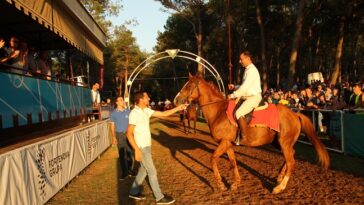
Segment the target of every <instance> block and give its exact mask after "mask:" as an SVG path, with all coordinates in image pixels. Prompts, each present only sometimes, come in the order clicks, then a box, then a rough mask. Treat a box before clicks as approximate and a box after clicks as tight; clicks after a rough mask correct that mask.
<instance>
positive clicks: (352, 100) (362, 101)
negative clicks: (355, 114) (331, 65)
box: [348, 83, 364, 109]
mask: <svg viewBox="0 0 364 205" xmlns="http://www.w3.org/2000/svg"><path fill="white" fill-rule="evenodd" d="M348 105H349V108H350V109H356V108H364V95H363V93H362V91H361V84H360V83H355V84H354V85H353V93H352V94H351V95H350V97H349V103H348Z"/></svg>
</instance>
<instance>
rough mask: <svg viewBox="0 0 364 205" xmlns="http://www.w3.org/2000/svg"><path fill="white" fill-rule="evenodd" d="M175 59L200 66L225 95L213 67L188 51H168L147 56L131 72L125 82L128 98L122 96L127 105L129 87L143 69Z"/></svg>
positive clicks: (221, 82) (218, 76)
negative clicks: (214, 80)
mask: <svg viewBox="0 0 364 205" xmlns="http://www.w3.org/2000/svg"><path fill="white" fill-rule="evenodd" d="M171 51H172V52H173V51H175V52H176V53H175V55H173V54H171V53H169V52H171ZM180 53H181V54H180ZM175 57H179V58H185V59H189V60H192V61H195V62H196V63H198V64H200V65H202V66H203V67H204V68H205V69H207V70H208V71H209V72H210V73H211V74H212V75H213V76H214V77H215V79H216V82H217V85H218V88H219V90H220V92H223V93H225V87H224V82H223V81H222V78H221V76H220V74H219V73H218V72H217V70H216V68H215V67H214V66H212V65H211V64H210V63H209V62H208V61H207V60H205V59H204V58H202V57H200V56H198V55H196V54H194V53H191V52H188V51H181V50H179V49H168V50H165V51H163V52H159V53H157V54H155V55H152V56H149V57H148V58H147V59H145V60H144V61H143V62H141V63H140V64H139V65H138V66H137V67H136V68H135V69H134V70H133V72H132V73H131V74H130V76H129V78H128V81H127V89H128V96H124V97H125V101H126V102H127V103H128V104H129V97H130V92H131V87H132V85H133V83H134V80H135V79H136V77H137V76H138V75H139V73H140V72H142V71H143V70H144V69H146V68H147V67H148V66H149V65H150V64H152V63H155V62H157V61H160V60H163V59H165V58H172V59H174V58H175ZM129 105H130V104H129Z"/></svg>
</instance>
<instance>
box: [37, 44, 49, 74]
mask: <svg viewBox="0 0 364 205" xmlns="http://www.w3.org/2000/svg"><path fill="white" fill-rule="evenodd" d="M37 64H38V69H39V71H38V72H40V73H41V74H42V75H43V77H44V78H46V79H47V80H51V75H52V73H51V64H50V62H49V58H48V52H47V51H45V50H43V51H40V53H39V58H38V61H37Z"/></svg>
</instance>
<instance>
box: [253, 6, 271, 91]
mask: <svg viewBox="0 0 364 205" xmlns="http://www.w3.org/2000/svg"><path fill="white" fill-rule="evenodd" d="M255 6H256V15H257V22H258V25H259V30H260V47H261V58H262V73H263V78H262V80H263V93H264V92H265V91H266V90H267V88H268V75H267V60H266V54H265V35H264V25H263V22H262V14H261V12H260V6H259V1H258V0H255Z"/></svg>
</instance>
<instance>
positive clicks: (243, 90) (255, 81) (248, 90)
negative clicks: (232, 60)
mask: <svg viewBox="0 0 364 205" xmlns="http://www.w3.org/2000/svg"><path fill="white" fill-rule="evenodd" d="M261 93H262V88H261V85H260V76H259V72H258V69H257V68H256V67H255V65H254V64H250V65H248V66H247V67H246V68H245V71H244V77H243V83H242V85H241V86H240V87H239V88H238V89H237V90H236V91H234V92H233V95H234V96H235V97H242V96H243V97H249V96H255V95H261Z"/></svg>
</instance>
